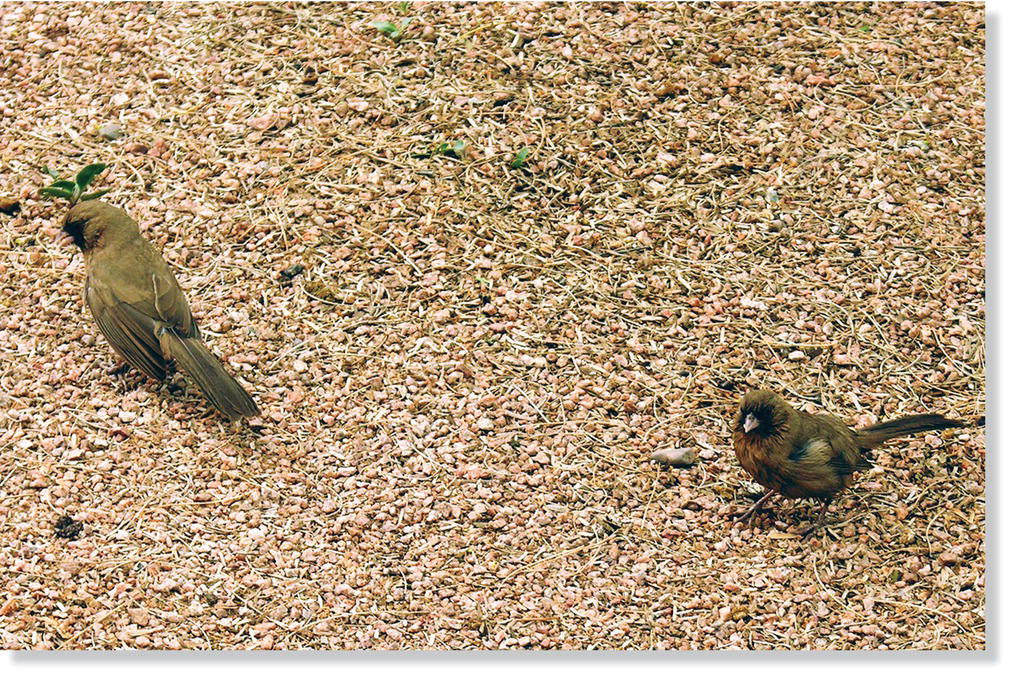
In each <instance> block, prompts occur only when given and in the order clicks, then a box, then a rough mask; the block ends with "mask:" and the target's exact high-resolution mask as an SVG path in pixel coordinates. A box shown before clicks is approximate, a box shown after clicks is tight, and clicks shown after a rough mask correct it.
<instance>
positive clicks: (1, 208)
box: [0, 197, 21, 216]
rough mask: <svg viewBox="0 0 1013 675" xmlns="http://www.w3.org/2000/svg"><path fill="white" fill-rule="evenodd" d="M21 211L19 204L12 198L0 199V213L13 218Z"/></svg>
mask: <svg viewBox="0 0 1013 675" xmlns="http://www.w3.org/2000/svg"><path fill="white" fill-rule="evenodd" d="M20 210H21V202H19V201H18V200H17V199H15V198H14V197H0V213H2V214H4V215H7V216H13V215H14V214H15V213H17V212H18V211H20Z"/></svg>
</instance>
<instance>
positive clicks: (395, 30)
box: [373, 19, 412, 42]
mask: <svg viewBox="0 0 1013 675" xmlns="http://www.w3.org/2000/svg"><path fill="white" fill-rule="evenodd" d="M411 22H412V20H411V19H407V20H405V21H403V22H402V23H401V25H400V26H398V25H397V24H395V23H393V22H390V21H374V22H373V28H375V29H377V30H378V31H380V32H381V33H383V34H384V35H386V36H387V37H389V38H390V39H391V40H393V41H394V42H397V41H398V40H400V39H401V37H402V36H403V35H404V32H405V29H406V28H408V24H410V23H411Z"/></svg>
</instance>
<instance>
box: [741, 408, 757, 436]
mask: <svg viewBox="0 0 1013 675" xmlns="http://www.w3.org/2000/svg"><path fill="white" fill-rule="evenodd" d="M758 426H760V422H759V420H757V419H756V417H755V416H754V415H753V413H749V414H748V415H746V418H745V419H744V420H742V430H743V431H745V432H746V433H747V434H748V433H749V432H750V431H752V430H753V429H755V428H756V427H758Z"/></svg>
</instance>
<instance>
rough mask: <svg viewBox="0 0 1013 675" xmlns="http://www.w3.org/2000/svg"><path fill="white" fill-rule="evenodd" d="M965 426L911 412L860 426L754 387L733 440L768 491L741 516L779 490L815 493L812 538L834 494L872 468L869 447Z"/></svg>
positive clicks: (741, 460)
mask: <svg viewBox="0 0 1013 675" xmlns="http://www.w3.org/2000/svg"><path fill="white" fill-rule="evenodd" d="M963 426H964V423H963V422H957V421H955V420H950V419H946V418H945V417H942V416H940V415H911V416H909V417H901V418H899V419H896V420H891V421H889V422H882V423H880V424H874V425H872V426H870V427H864V428H862V429H857V430H856V429H851V428H850V427H848V425H846V424H845V423H844V422H842V421H841V420H839V419H837V418H836V417H834V416H833V415H810V414H808V413H805V412H802V411H800V410H795V409H794V408H792V407H791V406H790V405H788V404H787V403H786V402H785V401H784V399H782V398H781V397H780V396H778V395H777V394H775V393H773V392H770V391H763V390H760V391H751V392H749V393H748V394H746V395H745V397H744V398H743V399H742V402H741V403H740V404H739V410H738V416H737V418H736V420H735V428H734V430H733V432H732V442H733V444H734V446H735V456H736V457H737V458H738V460H739V463H740V464H741V465H742V468H744V469H745V470H746V471H747V472H748V473H749V475H750V476H752V477H753V479H754V480H755V481H756V482H757V483H759V484H760V485H762V486H763V487H765V488H767V493H766V494H764V495H763V496H762V497H761V498H760V499H759V500H758V501H757V502H756V503H755V504H753V506H752V507H751V508H750V509H749V510H748V511H746V512H745V513H743V514H742V515H741V516H739V518H738V519H737V520H743V519H745V518H748V517H751V516H752V515H753V514H754V513H755V512H756V510H757V509H759V508H760V506H761V505H762V504H763V503H764V502H765V501H767V500H768V499H769V498H770V497H772V496H773V495H774V494H775V493H777V494H780V495H783V496H785V497H791V498H799V497H815V498H816V499H820V500H822V502H823V506H822V508H821V509H820V513H819V516H818V518H817V520H816V523H815V524H814V525H813V526H812V527H810V528H809V529H808V530H807V531H806V532H805V536H809V535H810V534H812V533H813V532H815V531H816V530H818V529H819V528H820V526H822V525H823V519H824V517H825V516H826V512H827V507H828V506H830V502H831V501H833V498H834V495H836V494H837V493H838V492H840V491H841V490H843V489H844V488H847V487H851V485H852V483H853V482H854V476H855V473H856V472H858V471H865V470H867V469H871V468H872V463H871V462H870V461H869V458H868V457H867V455H866V453H868V452H869V451H870V450H872V449H873V448H875V447H877V446H879V445H882V444H883V443H884V442H885V441H887V440H889V439H891V438H896V437H897V436H907V435H909V434H916V433H919V432H922V431H933V430H936V429H951V428H956V427H963Z"/></svg>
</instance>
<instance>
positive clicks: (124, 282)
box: [63, 200, 260, 419]
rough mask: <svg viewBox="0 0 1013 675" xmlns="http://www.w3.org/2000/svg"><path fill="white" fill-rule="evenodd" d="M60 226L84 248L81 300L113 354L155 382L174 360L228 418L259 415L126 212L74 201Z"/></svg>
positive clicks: (164, 265)
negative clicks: (206, 343)
mask: <svg viewBox="0 0 1013 675" xmlns="http://www.w3.org/2000/svg"><path fill="white" fill-rule="evenodd" d="M63 230H64V232H66V233H67V234H68V235H70V237H71V238H72V239H73V240H74V243H75V244H77V245H78V247H80V249H81V251H82V252H83V253H84V261H85V267H86V269H87V279H86V281H85V285H84V296H85V300H86V301H87V302H88V307H89V308H91V313H92V316H94V317H95V321H96V322H97V323H98V327H99V330H101V331H102V334H103V335H104V336H105V338H106V340H107V341H108V342H109V344H110V345H111V346H112V348H113V349H114V350H115V351H116V353H117V354H119V355H120V356H121V357H123V359H124V360H125V361H126V362H127V363H129V364H130V365H132V366H133V367H134V368H137V369H138V370H140V371H141V372H142V373H144V374H146V375H148V376H150V377H153V378H155V379H156V380H164V379H165V375H166V365H167V364H168V362H169V361H175V362H176V363H177V364H179V365H180V366H181V367H182V368H183V370H184V371H186V372H187V373H188V374H189V375H190V377H192V378H193V380H194V381H195V382H196V383H197V386H198V387H199V388H200V390H201V391H202V392H203V393H204V396H206V397H207V399H208V400H209V401H210V402H211V404H212V405H214V407H215V408H217V409H218V410H220V411H221V412H222V414H224V415H225V416H226V417H228V418H229V419H238V418H240V417H255V416H257V415H259V414H260V410H259V409H258V408H257V404H256V403H254V402H253V399H252V398H250V395H249V394H248V393H246V390H244V389H243V387H242V386H241V385H240V384H239V383H238V382H237V381H236V380H235V379H234V378H233V377H232V376H231V375H229V374H228V373H227V372H225V369H224V368H223V367H222V364H221V362H220V361H219V360H218V359H217V357H215V356H214V355H213V354H212V353H211V352H209V351H208V349H207V347H205V346H204V343H203V342H202V341H201V337H200V331H199V330H198V329H197V324H196V323H195V322H194V320H193V317H192V316H191V315H190V307H189V306H188V305H187V302H186V298H185V297H184V296H183V291H182V290H180V287H179V283H177V281H176V277H175V276H174V275H173V273H172V270H170V269H169V266H168V265H167V264H166V263H165V260H163V259H162V256H161V255H160V254H159V253H158V251H156V250H155V249H154V247H152V245H151V244H149V243H148V242H147V240H145V239H144V237H142V236H141V232H140V229H139V228H138V227H137V223H136V222H134V220H133V219H132V218H131V217H130V216H128V215H127V213H126V211H124V210H123V209H118V208H116V207H115V206H110V205H109V204H105V203H103V202H99V201H94V200H93V201H85V202H79V203H77V204H76V205H74V206H73V207H72V208H71V209H70V211H69V212H68V213H67V216H66V217H65V218H64V221H63Z"/></svg>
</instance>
